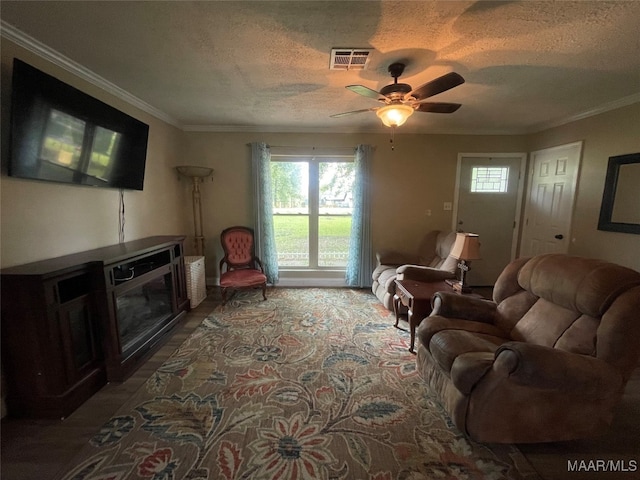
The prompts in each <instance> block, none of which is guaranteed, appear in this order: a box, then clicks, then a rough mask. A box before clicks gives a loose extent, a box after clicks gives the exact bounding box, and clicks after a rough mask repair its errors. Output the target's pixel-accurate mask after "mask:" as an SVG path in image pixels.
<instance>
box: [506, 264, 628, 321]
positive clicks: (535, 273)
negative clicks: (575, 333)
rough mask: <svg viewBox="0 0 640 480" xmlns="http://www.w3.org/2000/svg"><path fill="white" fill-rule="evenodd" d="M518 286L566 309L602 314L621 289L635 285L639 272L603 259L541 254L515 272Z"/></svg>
mask: <svg viewBox="0 0 640 480" xmlns="http://www.w3.org/2000/svg"><path fill="white" fill-rule="evenodd" d="M518 283H519V284H520V286H521V287H522V288H523V289H525V290H528V291H530V292H531V293H533V294H534V295H536V296H538V297H541V298H544V299H545V300H548V301H549V302H552V303H555V304H556V305H560V306H562V307H564V308H566V309H569V310H574V311H577V312H580V313H585V314H587V315H590V316H592V317H601V316H602V314H603V313H604V312H605V311H606V310H607V308H609V306H610V305H611V303H612V302H613V301H614V300H615V299H616V297H618V296H619V295H620V294H621V293H622V292H624V291H626V290H628V289H629V288H630V287H632V286H633V285H638V283H639V282H638V272H636V271H634V270H631V269H630V268H625V267H622V266H620V265H615V264H612V263H607V262H605V261H603V260H595V259H590V258H580V257H569V256H566V255H561V254H550V255H540V256H538V257H534V258H532V259H531V260H530V261H529V262H527V263H526V264H525V265H524V266H523V267H522V269H521V270H520V272H519V274H518Z"/></svg>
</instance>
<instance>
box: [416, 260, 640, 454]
mask: <svg viewBox="0 0 640 480" xmlns="http://www.w3.org/2000/svg"><path fill="white" fill-rule="evenodd" d="M493 300H494V301H493V302H491V301H488V300H479V299H476V298H472V297H467V296H461V295H456V294H451V293H447V292H439V293H437V294H436V295H435V296H434V299H433V304H434V305H433V306H434V309H433V311H432V313H431V315H430V316H428V317H427V318H425V319H424V320H423V321H422V323H421V325H420V326H419V327H418V331H417V339H418V352H417V366H418V371H419V372H420V375H421V376H422V378H423V379H424V380H425V381H426V382H427V383H428V384H429V385H430V386H431V388H432V389H433V390H434V391H435V392H436V393H437V395H438V396H439V398H440V399H441V402H442V404H443V406H444V408H445V409H446V410H447V412H448V413H449V415H450V416H451V418H452V419H453V422H454V423H455V425H456V426H457V427H458V428H459V429H460V430H461V431H463V432H465V433H466V434H467V435H468V436H469V437H470V438H472V439H474V440H476V441H480V442H488V443H491V442H496V443H528V442H549V441H559V440H570V439H577V438H582V437H588V436H592V435H596V434H599V433H602V432H603V431H604V430H605V429H606V428H607V427H608V426H609V425H610V424H611V420H612V417H613V409H614V406H615V405H616V404H617V403H618V402H619V400H620V398H621V396H622V393H623V390H624V387H625V385H626V383H627V381H628V379H629V376H630V375H631V372H632V371H633V370H634V368H636V366H637V365H638V356H639V355H640V273H638V272H636V271H634V270H631V269H629V268H625V267H622V266H619V265H615V264H612V263H607V262H604V261H601V260H594V259H586V258H580V257H573V256H567V255H560V254H548V255H540V256H536V257H533V258H531V259H519V260H516V261H514V262H512V263H511V264H509V265H508V266H507V267H506V268H505V270H504V271H503V272H502V274H501V275H500V277H499V278H498V280H497V282H496V284H495V288H494V292H493Z"/></svg>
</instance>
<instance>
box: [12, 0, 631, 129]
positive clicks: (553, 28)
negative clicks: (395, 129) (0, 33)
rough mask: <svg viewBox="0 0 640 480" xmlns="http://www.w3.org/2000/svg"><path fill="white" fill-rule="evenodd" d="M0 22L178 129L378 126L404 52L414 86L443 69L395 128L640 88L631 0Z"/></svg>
mask: <svg viewBox="0 0 640 480" xmlns="http://www.w3.org/2000/svg"><path fill="white" fill-rule="evenodd" d="M0 15H1V18H2V21H3V24H4V25H5V26H7V24H8V25H9V26H11V27H14V28H15V29H18V30H19V31H20V32H23V33H24V34H26V35H28V36H30V37H32V38H33V39H35V40H37V41H38V42H41V43H43V44H45V45H47V46H48V47H50V48H52V49H53V50H55V51H57V52H59V53H60V54H61V55H63V56H65V57H68V58H69V59H71V60H73V61H74V62H77V63H78V64H80V65H82V66H84V67H86V68H87V69H88V70H90V71H92V72H94V73H95V74H97V75H98V76H100V77H103V78H104V79H106V80H108V81H109V82H111V83H113V84H115V85H117V86H118V87H120V88H122V89H123V90H125V91H127V92H129V93H130V94H132V95H133V96H135V97H137V98H139V99H140V100H142V101H143V102H145V103H147V104H148V105H150V106H152V107H153V108H155V109H157V110H159V111H161V112H164V114H166V116H167V117H169V118H170V119H172V121H173V123H175V124H176V125H180V126H183V127H185V128H187V129H199V128H201V129H211V130H216V129H219V130H260V129H262V130H269V131H311V130H314V131H316V130H317V131H334V132H340V131H344V132H347V131H348V132H352V131H383V130H384V128H385V127H382V126H381V124H380V122H379V120H378V119H377V117H376V116H375V114H374V113H373V112H367V113H362V114H358V115H353V116H347V117H342V118H339V119H335V118H330V117H329V116H330V115H332V114H335V113H340V112H344V111H350V110H359V109H366V108H369V107H374V106H376V105H378V104H377V103H376V101H375V100H373V99H370V98H366V97H362V96H358V95H356V94H354V93H353V92H351V91H348V90H347V89H345V88H344V87H345V86H346V85H349V84H362V85H365V86H367V87H370V88H372V89H375V90H379V89H380V88H382V87H383V86H385V85H387V84H389V83H391V82H392V78H391V77H390V76H389V74H388V73H387V67H388V65H389V64H390V63H393V62H395V61H404V62H405V63H406V64H407V69H406V70H405V74H404V75H403V76H402V77H401V78H400V81H401V82H403V83H409V84H411V85H412V86H414V87H417V86H419V85H421V84H423V83H426V82H428V81H430V80H432V79H434V78H436V77H438V76H440V75H443V74H445V73H447V72H450V71H455V72H458V73H459V74H461V75H462V76H463V77H464V78H465V79H466V83H465V84H463V85H461V86H459V87H456V88H454V89H452V90H449V91H447V92H445V93H442V94H440V95H438V96H436V97H432V100H433V101H443V102H456V103H462V104H463V106H462V108H460V110H458V111H457V112H456V113H453V114H434V113H420V112H419V113H416V114H414V115H413V116H412V117H411V118H410V119H409V120H408V121H407V123H406V124H405V125H404V126H402V127H400V128H401V129H402V131H403V132H424V133H520V132H532V131H536V130H539V129H541V128H543V127H545V126H549V125H553V124H557V123H561V122H563V121H567V120H570V119H575V118H579V117H580V116H583V115H586V114H589V113H590V112H597V111H600V110H601V109H606V108H608V107H612V106H615V105H624V104H628V103H632V102H634V101H640V34H639V26H640V2H636V1H616V2H606V1H578V2H569V1H560V2H538V1H524V2H515V1H500V2H491V1H479V2H455V1H438V2H430V1H427V2H411V1H400V2H392V1H382V2H375V1H339V2H328V1H327V2H324V1H321V2H309V1H298V2H296V1H284V2H280V1H266V2H250V1H207V2H177V1H174V2H134V1H128V2H95V1H86V2H85V1H68V2H55V1H47V2H25V1H20V2H13V1H8V0H3V1H2V2H1V3H0ZM335 47H339V48H347V47H354V48H372V49H374V52H373V54H372V56H371V61H370V64H369V68H368V69H367V70H365V71H348V72H345V71H332V70H329V56H330V51H331V49H332V48H335Z"/></svg>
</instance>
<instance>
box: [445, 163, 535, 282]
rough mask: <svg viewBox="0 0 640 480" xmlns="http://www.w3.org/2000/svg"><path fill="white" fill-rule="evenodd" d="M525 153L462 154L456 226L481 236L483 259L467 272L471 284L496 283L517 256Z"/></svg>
mask: <svg viewBox="0 0 640 480" xmlns="http://www.w3.org/2000/svg"><path fill="white" fill-rule="evenodd" d="M524 160H525V154H517V156H516V154H510V155H509V156H497V155H492V156H481V155H473V156H471V155H470V156H465V155H461V156H460V157H459V164H458V188H457V201H456V211H455V212H454V222H455V227H454V228H455V229H456V230H457V231H459V232H469V233H476V234H478V235H479V236H480V239H479V240H480V256H481V257H482V258H481V259H480V260H473V262H472V263H471V270H470V271H469V273H468V274H467V281H468V283H469V284H470V285H472V286H473V285H475V286H489V285H493V284H494V283H495V281H496V279H497V278H498V275H500V273H501V272H502V270H503V269H504V267H505V266H506V265H507V264H508V263H509V262H510V261H511V260H512V259H513V258H515V247H516V240H517V229H518V218H519V216H520V209H519V205H520V199H521V197H522V181H521V178H520V177H521V174H520V173H521V169H522V167H523V163H524Z"/></svg>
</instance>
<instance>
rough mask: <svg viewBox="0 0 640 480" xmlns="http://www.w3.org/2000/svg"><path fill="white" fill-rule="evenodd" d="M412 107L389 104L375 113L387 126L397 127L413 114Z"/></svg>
mask: <svg viewBox="0 0 640 480" xmlns="http://www.w3.org/2000/svg"><path fill="white" fill-rule="evenodd" d="M413 111H414V110H413V107H410V106H409V105H403V104H401V103H399V104H391V105H386V106H384V107H382V108H379V109H378V110H376V115H378V117H379V118H380V120H382V123H384V124H385V125H386V126H387V127H399V126H400V125H402V124H403V123H404V122H406V121H407V118H409V117H410V116H411V115H413Z"/></svg>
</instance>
